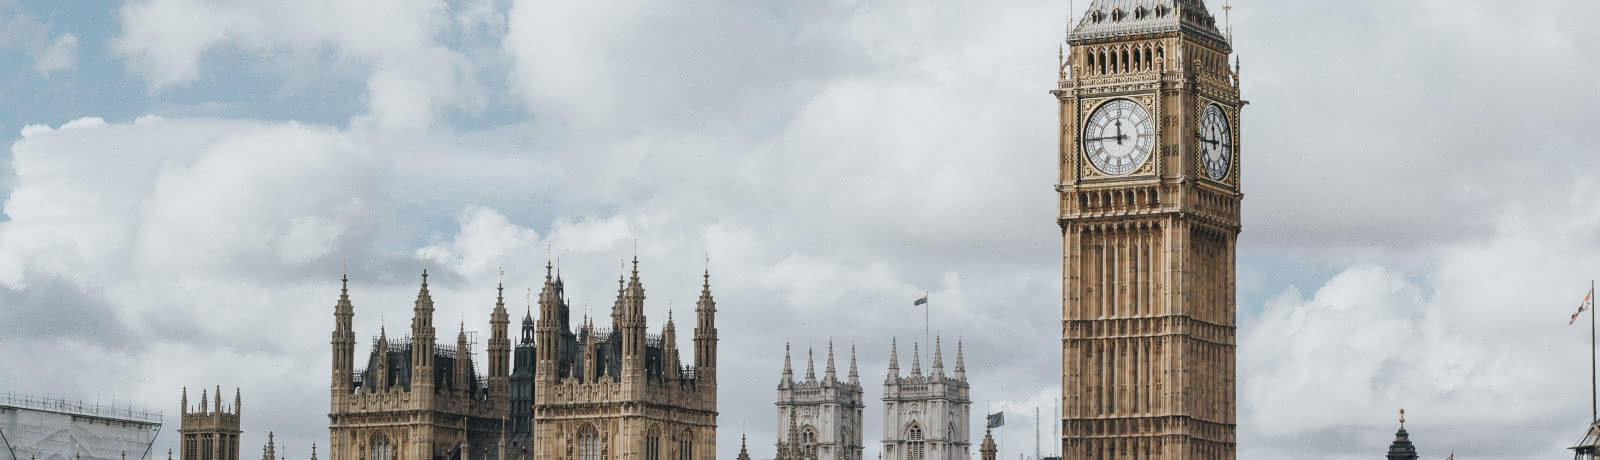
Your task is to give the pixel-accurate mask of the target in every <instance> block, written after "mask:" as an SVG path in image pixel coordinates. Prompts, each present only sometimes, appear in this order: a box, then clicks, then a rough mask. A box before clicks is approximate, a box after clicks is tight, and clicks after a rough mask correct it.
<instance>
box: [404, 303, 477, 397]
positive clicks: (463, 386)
mask: <svg viewBox="0 0 1600 460" xmlns="http://www.w3.org/2000/svg"><path fill="white" fill-rule="evenodd" d="M412 353H416V352H415V351H413V352H412ZM471 368H472V350H468V349H467V321H466V320H461V332H460V333H459V334H457V335H456V363H455V366H454V369H452V370H453V371H455V372H454V374H455V375H453V376H451V377H450V380H451V382H452V383H451V386H453V387H454V388H452V389H451V390H452V391H454V392H455V393H458V394H461V395H463V396H465V395H469V394H472V385H471V384H469V383H468V382H467V380H468V373H467V369H471Z"/></svg>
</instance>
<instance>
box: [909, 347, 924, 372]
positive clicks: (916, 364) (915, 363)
mask: <svg viewBox="0 0 1600 460" xmlns="http://www.w3.org/2000/svg"><path fill="white" fill-rule="evenodd" d="M911 376H912V377H920V376H922V348H921V344H919V343H917V342H916V341H912V342H911Z"/></svg>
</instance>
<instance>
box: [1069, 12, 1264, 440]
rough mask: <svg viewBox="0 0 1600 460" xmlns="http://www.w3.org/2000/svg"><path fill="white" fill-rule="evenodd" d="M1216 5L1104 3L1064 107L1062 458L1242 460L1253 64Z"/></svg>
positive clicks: (1080, 36) (1084, 25)
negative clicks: (1244, 225)
mask: <svg viewBox="0 0 1600 460" xmlns="http://www.w3.org/2000/svg"><path fill="white" fill-rule="evenodd" d="M1216 23H1217V21H1216V19H1215V17H1214V16H1212V15H1211V13H1210V11H1208V10H1207V9H1206V6H1205V4H1204V2H1203V1H1202V0H1094V1H1093V2H1092V4H1091V5H1090V6H1089V8H1088V10H1087V11H1085V12H1084V15H1083V17H1082V20H1081V21H1079V22H1078V23H1077V25H1076V26H1075V27H1073V28H1072V30H1071V31H1070V33H1069V35H1068V37H1067V44H1068V45H1069V47H1070V48H1069V50H1070V51H1069V52H1066V53H1064V54H1065V55H1064V56H1063V59H1062V62H1061V71H1060V80H1059V84H1058V86H1057V88H1056V89H1055V90H1054V91H1052V94H1054V95H1055V96H1056V99H1057V100H1058V101H1059V102H1060V112H1059V116H1060V124H1059V126H1060V128H1061V130H1060V132H1059V137H1060V148H1059V155H1058V156H1057V162H1058V165H1059V168H1060V176H1059V178H1058V185H1057V186H1056V192H1057V194H1058V197H1059V199H1060V209H1059V213H1060V214H1059V220H1058V223H1059V224H1060V227H1061V240H1062V259H1061V262H1062V280H1061V283H1062V299H1061V353H1062V354H1061V365H1062V372H1061V399H1062V401H1061V403H1062V404H1061V407H1062V412H1061V417H1062V432H1061V433H1062V439H1061V443H1062V451H1061V452H1062V456H1063V457H1064V458H1068V459H1080V458H1081V459H1105V458H1115V459H1124V458H1126V459H1147V458H1148V459H1232V458H1235V450H1236V449H1235V447H1236V443H1235V434H1234V433H1235V427H1236V421H1235V412H1236V409H1235V407H1236V406H1235V403H1234V400H1235V373H1236V370H1235V366H1234V363H1235V360H1236V356H1237V348H1236V341H1235V330H1236V328H1237V321H1236V313H1235V308H1234V307H1235V306H1234V297H1235V287H1234V284H1235V283H1234V252H1235V251H1234V247H1235V246H1234V245H1235V242H1236V239H1237V237H1238V234H1239V230H1240V224H1239V222H1240V221H1239V203H1240V200H1241V199H1242V198H1243V194H1242V193H1241V189H1240V177H1241V171H1240V170H1241V164H1242V160H1243V158H1244V157H1243V155H1242V154H1241V150H1240V148H1239V145H1240V144H1239V111H1240V109H1241V107H1242V106H1243V104H1244V103H1243V101H1242V100H1241V99H1240V95H1239V85H1238V67H1237V62H1235V63H1234V66H1233V68H1230V66H1229V57H1230V55H1231V54H1232V51H1233V50H1232V45H1231V43H1230V40H1229V37H1228V35H1226V34H1224V33H1222V32H1221V31H1220V30H1219V29H1218V27H1217V24H1216Z"/></svg>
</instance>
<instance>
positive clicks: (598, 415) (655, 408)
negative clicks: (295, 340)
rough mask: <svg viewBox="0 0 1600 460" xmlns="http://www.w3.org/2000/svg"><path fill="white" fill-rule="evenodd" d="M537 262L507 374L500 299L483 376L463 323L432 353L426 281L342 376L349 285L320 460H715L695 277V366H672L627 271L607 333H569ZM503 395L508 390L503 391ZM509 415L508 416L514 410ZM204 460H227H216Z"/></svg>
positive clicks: (347, 354) (675, 361) (349, 354)
mask: <svg viewBox="0 0 1600 460" xmlns="http://www.w3.org/2000/svg"><path fill="white" fill-rule="evenodd" d="M550 268H551V267H550V266H549V265H548V264H547V265H546V274H545V282H544V286H543V288H542V290H541V291H540V293H539V300H538V309H539V312H540V313H539V316H540V317H539V319H538V320H537V321H534V320H533V318H532V315H531V312H530V314H529V315H528V316H526V317H525V318H524V320H523V333H522V340H521V343H519V344H518V345H517V347H516V351H517V366H516V368H517V374H516V376H515V379H513V376H512V375H509V373H508V371H509V370H510V368H511V362H510V358H511V350H512V347H511V339H510V337H509V336H508V335H507V330H506V329H507V326H508V323H509V318H508V316H507V314H506V310H505V299H504V294H503V289H502V290H501V291H502V292H501V294H500V295H498V296H497V297H496V299H497V301H496V303H495V307H494V310H493V313H492V314H491V315H490V328H491V330H492V333H491V338H490V339H489V349H488V376H487V377H482V378H480V376H479V374H478V371H477V369H476V368H475V367H474V365H473V362H472V352H471V347H470V343H469V341H468V336H467V332H466V326H465V324H464V323H463V324H462V328H461V333H460V334H459V335H458V336H457V342H456V346H455V347H448V346H440V345H436V344H435V343H434V336H435V331H434V327H433V311H434V308H433V299H432V297H431V296H430V295H429V293H428V283H427V276H428V275H427V272H423V275H422V279H423V281H422V288H421V291H420V292H419V293H418V294H417V301H416V303H415V306H414V308H413V318H412V322H411V334H410V336H409V337H401V338H398V339H394V340H391V339H390V338H389V336H388V333H387V331H386V330H383V329H382V328H380V330H379V335H378V338H377V339H376V340H375V341H374V343H373V346H372V351H371V353H370V354H369V357H368V360H367V367H366V368H365V369H360V370H357V369H355V367H354V362H353V361H354V356H355V333H354V332H353V331H352V330H351V320H352V318H353V317H354V307H353V306H352V304H351V302H350V297H349V288H348V280H346V286H345V288H343V289H341V291H340V295H339V302H338V303H337V304H336V305H335V306H334V320H335V325H334V332H333V340H332V344H333V372H332V375H333V378H332V391H331V397H330V401H331V402H330V406H331V408H330V412H329V420H330V421H329V427H328V428H329V434H330V437H331V439H330V441H331V442H330V443H329V449H328V451H329V453H328V455H329V456H330V457H331V458H332V459H333V460H502V459H505V460H526V459H533V458H537V459H581V460H610V459H613V458H620V459H630V460H662V459H671V460H700V459H704V460H709V459H712V458H715V456H716V451H715V449H716V421H717V420H716V417H717V397H716V394H717V383H716V359H717V350H716V346H717V329H716V302H715V301H714V300H713V299H712V297H711V284H710V274H709V272H708V273H707V274H706V277H705V278H706V279H705V284H704V285H702V287H701V292H700V299H699V301H698V302H697V303H696V308H695V310H696V324H695V328H694V357H693V359H694V365H692V366H686V365H684V364H683V362H682V361H683V360H682V359H680V357H679V355H678V347H677V331H676V326H675V325H674V324H673V321H672V318H671V315H670V313H669V315H668V318H667V322H666V326H665V328H663V330H662V332H661V334H659V335H657V334H647V333H646V332H645V317H644V287H643V285H642V284H641V283H640V281H639V270H638V260H634V270H633V277H632V278H631V280H621V279H619V280H618V291H617V302H616V305H615V306H614V307H613V309H612V322H613V325H614V327H615V329H614V332H613V331H612V330H601V329H598V328H596V327H595V326H594V323H593V321H592V320H590V319H589V318H585V320H584V322H583V324H581V325H579V327H578V330H577V331H576V332H574V331H573V327H572V324H571V321H570V319H571V318H570V316H571V309H570V307H569V305H568V303H569V302H568V301H567V299H566V298H565V293H564V292H563V291H564V286H563V284H562V281H561V279H560V277H559V276H554V275H553V273H551V272H550ZM513 384H515V385H513ZM513 404H515V405H516V406H517V407H515V408H513V407H512V406H513ZM215 460H237V459H236V458H234V459H215Z"/></svg>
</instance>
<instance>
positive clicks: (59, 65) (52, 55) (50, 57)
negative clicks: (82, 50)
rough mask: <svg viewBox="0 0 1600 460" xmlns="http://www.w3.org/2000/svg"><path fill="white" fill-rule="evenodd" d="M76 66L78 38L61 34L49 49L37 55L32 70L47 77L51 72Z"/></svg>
mask: <svg viewBox="0 0 1600 460" xmlns="http://www.w3.org/2000/svg"><path fill="white" fill-rule="evenodd" d="M77 65H78V37H76V36H73V35H72V34H61V36H59V37H56V40H55V42H52V43H51V44H50V47H48V48H45V49H44V51H41V52H40V53H39V57H38V58H37V60H36V61H35V62H34V65H33V68H34V69H35V70H38V71H39V73H40V74H42V75H44V76H46V77H49V76H50V74H51V73H52V72H58V71H62V70H69V69H72V68H73V67H74V66H77Z"/></svg>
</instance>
